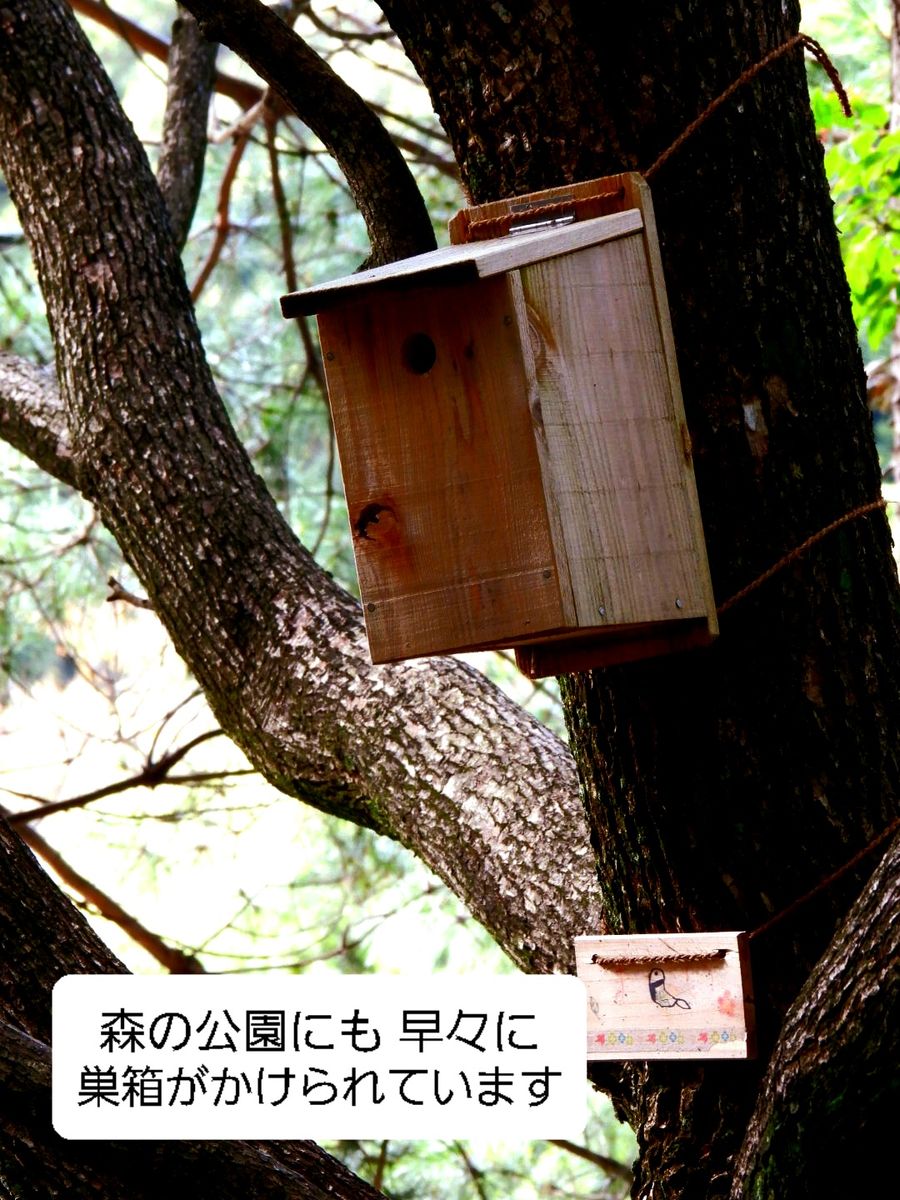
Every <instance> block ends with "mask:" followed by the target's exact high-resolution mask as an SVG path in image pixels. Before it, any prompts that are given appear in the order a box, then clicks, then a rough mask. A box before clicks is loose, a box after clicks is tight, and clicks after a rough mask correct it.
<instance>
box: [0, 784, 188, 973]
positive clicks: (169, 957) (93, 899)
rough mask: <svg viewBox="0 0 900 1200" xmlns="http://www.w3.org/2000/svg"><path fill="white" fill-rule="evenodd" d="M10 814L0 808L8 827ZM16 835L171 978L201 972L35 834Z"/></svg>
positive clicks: (20, 832)
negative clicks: (153, 959) (141, 948)
mask: <svg viewBox="0 0 900 1200" xmlns="http://www.w3.org/2000/svg"><path fill="white" fill-rule="evenodd" d="M14 815H15V814H12V813H10V812H9V811H8V810H7V809H5V808H4V807H3V806H2V805H0V819H2V820H5V821H7V823H8V824H12V823H13V822H12V820H11V818H12V817H13V816H14ZM19 836H20V837H21V838H22V841H23V842H25V844H26V845H27V846H29V847H30V848H31V849H32V850H33V851H34V853H35V854H37V855H38V856H39V857H40V858H42V859H43V860H44V862H45V863H47V865H48V866H49V867H52V869H53V870H54V871H55V872H56V874H57V875H58V876H59V878H60V879H61V880H62V881H63V883H64V884H65V885H66V886H67V887H70V888H71V889H72V890H73V891H74V892H77V894H78V895H79V896H81V898H82V899H83V900H84V901H86V902H87V903H88V904H90V905H92V906H93V907H94V908H95V909H96V910H97V912H98V913H99V914H100V916H101V917H105V918H106V920H107V921H113V922H114V923H115V924H116V925H118V926H119V928H120V929H121V930H123V931H124V932H125V933H126V934H128V936H129V937H130V938H131V939H132V941H134V942H136V943H137V944H138V945H139V946H141V947H143V949H144V950H146V951H147V953H148V954H150V955H151V956H152V957H153V958H155V959H156V961H157V962H158V963H160V964H161V965H162V966H163V967H165V968H166V970H167V971H170V972H171V973H172V974H174V975H200V974H202V973H203V966H202V964H201V963H200V960H199V959H197V958H195V957H194V956H193V955H192V954H185V953H184V951H182V950H178V949H177V948H176V947H175V946H169V945H168V944H167V943H166V942H165V941H164V939H163V938H161V937H160V936H159V934H156V933H152V932H151V931H150V930H149V929H147V928H146V927H145V926H143V925H142V924H141V923H140V921H138V919H137V918H136V917H135V916H133V915H132V914H131V913H130V912H127V911H126V910H125V909H124V908H123V907H122V905H121V904H119V903H117V901H115V900H113V898H112V896H110V895H108V894H107V893H106V892H104V891H103V890H102V889H101V888H99V887H97V885H96V884H95V883H94V882H93V881H92V880H90V879H88V878H87V877H86V876H84V875H82V874H81V872H80V871H76V870H75V868H74V867H72V866H71V865H70V864H69V863H68V862H67V860H66V859H65V858H64V857H63V856H62V855H61V854H60V853H59V851H58V850H57V849H56V848H55V847H54V846H51V845H50V843H49V842H47V841H45V839H44V838H42V837H41V836H40V834H39V833H36V832H35V831H34V830H33V829H29V828H28V827H27V826H26V827H24V828H22V829H20V831H19Z"/></svg>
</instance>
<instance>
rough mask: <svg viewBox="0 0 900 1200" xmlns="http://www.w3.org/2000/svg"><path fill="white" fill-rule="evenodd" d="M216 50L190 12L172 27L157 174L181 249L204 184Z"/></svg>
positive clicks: (179, 18) (175, 237)
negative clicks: (207, 130) (204, 165)
mask: <svg viewBox="0 0 900 1200" xmlns="http://www.w3.org/2000/svg"><path fill="white" fill-rule="evenodd" d="M217 49H218V47H217V46H216V45H215V43H214V42H207V41H206V39H205V38H204V37H203V35H202V34H201V33H200V30H199V28H198V27H197V22H196V21H195V20H194V18H193V17H192V16H190V14H189V13H179V15H178V18H177V20H176V21H175V24H174V25H173V26H172V44H171V46H170V47H169V60H168V66H169V76H168V84H167V92H166V113H165V118H164V120H163V131H162V149H161V150H160V155H159V166H158V167H157V171H156V178H157V179H158V181H159V187H160V190H161V192H162V194H163V197H164V199H165V202H166V208H167V209H168V210H169V220H170V221H171V223H172V236H173V237H174V239H175V245H176V246H178V248H179V249H181V247H182V246H183V245H184V243H185V242H186V241H187V236H188V232H189V231H190V228H191V219H192V217H193V215H194V209H195V208H196V206H197V197H198V196H199V195H200V185H201V183H202V182H203V163H204V160H205V158H206V125H207V121H208V118H209V100H210V96H211V95H212V92H213V87H214V84H215V76H216V51H217Z"/></svg>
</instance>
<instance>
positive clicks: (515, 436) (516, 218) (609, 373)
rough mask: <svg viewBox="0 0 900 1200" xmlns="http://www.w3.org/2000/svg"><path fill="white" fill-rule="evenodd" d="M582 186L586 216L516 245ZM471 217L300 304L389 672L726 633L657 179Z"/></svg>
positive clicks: (551, 657) (558, 660)
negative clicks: (432, 662)
mask: <svg viewBox="0 0 900 1200" xmlns="http://www.w3.org/2000/svg"><path fill="white" fill-rule="evenodd" d="M561 197H562V198H564V200H565V207H566V213H567V216H566V221H567V223H565V224H562V225H560V224H559V222H558V221H557V220H555V219H554V220H552V221H535V222H534V223H533V225H529V226H528V231H523V230H522V229H518V231H517V232H515V233H514V235H513V236H509V235H508V233H507V230H508V229H509V225H510V223H511V222H512V223H513V224H516V225H517V226H519V225H521V223H522V220H523V219H524V218H523V216H522V214H523V211H525V210H526V209H527V208H528V206H529V204H530V205H532V206H533V207H534V208H535V210H536V211H537V212H538V213H540V211H541V208H542V206H543V207H544V208H545V209H547V210H549V211H550V212H552V213H555V212H556V210H557V209H558V208H559V206H560V202H561ZM570 209H571V212H572V213H573V214H574V216H573V217H572V218H571V219H570V218H569V216H568V213H569V210H570ZM450 227H451V237H452V239H453V241H454V243H455V244H454V245H451V246H448V247H445V248H444V249H442V250H437V251H433V252H432V253H430V254H423V255H419V256H418V257H416V258H412V259H406V260H404V261H403V262H400V263H392V264H390V265H389V266H386V267H379V268H375V269H374V270H369V271H362V272H359V273H358V274H356V275H353V276H349V277H347V278H345V279H340V280H337V281H335V282H333V283H327V284H323V285H321V286H319V287H316V288H311V289H309V290H307V291H305V292H297V293H293V294H292V295H290V296H286V297H284V298H283V300H282V309H283V312H284V314H285V316H288V317H290V316H298V315H305V314H309V313H313V312H315V313H317V315H318V321H319V333H320V337H321V341H322V348H323V353H324V356H325V367H326V377H327V382H328V393H329V400H330V403H331V408H332V415H333V418H334V428H335V436H336V440H337V445H338V450H339V454H340V459H341V469H342V474H343V478H344V487H345V492H346V497H347V505H348V509H349V513H350V522H351V526H352V529H353V533H354V538H353V542H354V551H355V554H356V563H357V570H358V573H359V582H360V593H361V596H362V600H363V607H364V611H365V615H366V628H367V633H368V637H369V648H370V651H371V654H372V658H373V660H374V661H375V662H390V661H394V660H397V659H403V658H411V657H414V656H417V655H425V654H439V653H452V652H454V651H462V650H471V649H480V648H500V647H504V646H512V647H514V648H515V650H516V657H517V661H518V663H519V666H520V667H521V669H522V670H523V671H524V672H525V673H526V674H528V675H531V676H532V677H536V676H540V675H549V674H559V673H562V672H563V671H571V670H581V669H584V668H586V667H590V666H597V665H604V664H608V663H612V662H623V661H628V660H630V659H635V658H642V657H646V656H648V655H651V654H661V653H666V652H670V651H674V650H683V649H687V648H689V647H692V646H698V645H705V644H707V643H708V642H709V641H710V640H711V638H712V636H713V635H714V634H715V633H716V628H717V627H716V618H715V603H714V600H713V595H712V588H711V585H710V581H709V572H708V568H707V563H706V552H705V545H704V540H703V530H702V524H701V521H700V513H699V508H698V505H697V496H696V488H695V484H694V475H693V468H692V465H691V457H690V439H689V437H688V433H687V427H686V425H685V421H684V413H683V410H682V403H681V393H680V388H679V383H678V374H677V369H676V365H675V352H674V345H673V342H672V333H671V327H670V324H669V314H668V306H667V303H666V297H665V289H664V285H663V280H662V268H661V265H660V260H659V251H658V247H657V243H656V235H655V225H654V222H653V211H652V206H651V204H650V198H649V192H648V190H647V187H646V184H645V183H644V182H643V180H642V179H641V178H640V177H639V176H637V175H619V176H613V177H611V178H608V179H603V180H594V181H592V182H590V183H585V184H577V185H573V186H572V187H569V188H566V189H556V190H553V191H550V192H547V193H539V194H537V195H536V196H534V197H524V198H519V199H517V200H515V201H498V202H497V203H495V204H491V205H486V206H482V207H481V208H477V209H465V210H463V211H462V212H461V213H459V214H457V216H456V217H454V219H453V221H451V226H450ZM498 228H502V229H503V235H502V236H490V237H489V238H488V240H473V239H479V238H481V237H483V235H484V232H485V230H488V231H490V232H491V233H492V234H494V235H495V234H496V231H497V229H498ZM426 331H427V332H426Z"/></svg>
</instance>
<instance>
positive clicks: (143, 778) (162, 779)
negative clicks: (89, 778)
mask: <svg viewBox="0 0 900 1200" xmlns="http://www.w3.org/2000/svg"><path fill="white" fill-rule="evenodd" d="M216 737H222V730H221V729H211V730H209V731H208V732H207V733H201V734H199V735H198V736H197V737H195V738H192V739H191V741H189V742H186V743H185V745H183V746H180V747H179V748H178V749H177V750H172V751H171V752H170V753H169V754H164V755H163V757H162V758H160V759H157V760H156V761H155V762H154V761H153V760H152V759H150V758H148V760H147V762H146V764H145V766H144V767H143V769H142V770H140V771H138V772H137V774H136V775H130V776H129V777H128V778H127V779H120V780H118V781H117V782H116V783H108V784H106V786H105V787H101V788H95V789H94V791H92V792H85V793H84V794H83V795H81V796H73V797H72V798H71V799H70V800H54V801H50V802H49V803H48V802H47V801H45V800H44V799H43V798H42V797H41V796H35V795H32V794H31V793H30V792H15V791H13V790H12V789H11V788H3V789H2V790H3V791H5V792H6V793H7V795H9V796H15V797H16V798H17V799H19V800H34V801H36V802H37V803H38V804H40V805H41V807H40V808H34V809H28V810H27V811H25V812H19V813H12V814H11V815H10V816H8V817H7V820H8V822H9V824H10V825H24V824H27V823H30V822H31V821H39V820H40V819H41V818H42V817H49V816H52V815H53V814H54V813H59V812H67V811H68V810H69V809H70V808H83V807H84V806H85V805H86V804H90V803H91V802H92V801H94V800H102V799H103V798H104V797H105V796H116V795H118V794H119V792H127V791H128V790H129V789H130V788H133V787H149V788H155V787H158V786H159V784H161V783H168V782H169V772H170V771H171V769H172V767H174V766H175V765H176V763H179V762H181V760H182V759H183V758H184V756H185V755H186V754H189V753H190V751H191V750H193V749H194V748H195V747H196V746H199V745H200V744H201V743H202V742H208V741H209V740H210V739H211V738H216Z"/></svg>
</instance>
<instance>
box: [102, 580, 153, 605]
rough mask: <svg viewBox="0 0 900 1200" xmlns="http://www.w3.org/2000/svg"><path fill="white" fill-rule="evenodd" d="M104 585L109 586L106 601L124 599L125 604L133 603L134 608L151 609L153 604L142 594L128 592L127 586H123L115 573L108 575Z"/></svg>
mask: <svg viewBox="0 0 900 1200" xmlns="http://www.w3.org/2000/svg"><path fill="white" fill-rule="evenodd" d="M106 586H107V587H108V588H109V593H108V595H107V597H106V599H107V601H112V600H124V601H125V602H126V603H127V604H133V605H134V607H135V608H148V609H150V611H151V612H152V611H153V605H152V604H151V603H150V601H149V600H146V599H145V598H144V597H143V596H136V595H135V594H134V592H129V590H128V588H126V587H123V586H122V584H121V583H119V581H118V579H116V577H115V575H110V577H109V579H107V581H106Z"/></svg>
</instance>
